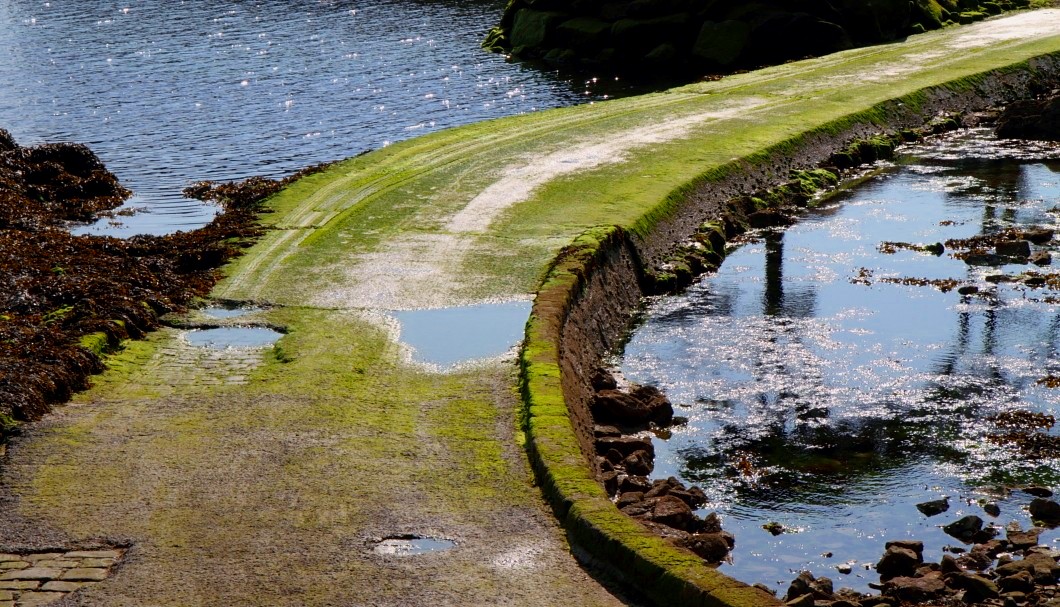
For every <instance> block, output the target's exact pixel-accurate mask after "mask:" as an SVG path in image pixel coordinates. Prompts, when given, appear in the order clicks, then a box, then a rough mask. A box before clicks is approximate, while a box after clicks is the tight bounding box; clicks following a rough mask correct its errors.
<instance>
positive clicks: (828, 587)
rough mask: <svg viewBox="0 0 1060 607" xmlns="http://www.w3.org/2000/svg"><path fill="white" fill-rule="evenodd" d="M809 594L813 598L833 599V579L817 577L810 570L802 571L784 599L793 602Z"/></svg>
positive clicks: (793, 581)
mask: <svg viewBox="0 0 1060 607" xmlns="http://www.w3.org/2000/svg"><path fill="white" fill-rule="evenodd" d="M807 595H809V596H810V598H811V599H813V600H821V601H830V600H832V599H833V598H834V590H833V588H832V580H830V579H828V578H826V577H820V578H815V577H813V574H812V573H810V572H809V571H802V572H800V573H799V575H798V577H796V578H795V579H794V580H792V582H791V586H789V587H788V592H787V594H786V595H785V596H784V600H785V601H787V602H788V604H791V601H793V600H796V599H801V597H804V596H807Z"/></svg>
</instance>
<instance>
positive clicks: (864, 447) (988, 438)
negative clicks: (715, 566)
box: [622, 135, 1060, 590]
mask: <svg viewBox="0 0 1060 607" xmlns="http://www.w3.org/2000/svg"><path fill="white" fill-rule="evenodd" d="M976 137H981V135H976ZM965 145H972V146H975V145H984V146H986V147H989V146H987V145H986V144H980V142H979V140H978V139H975V138H974V137H973V140H972V142H971V143H968V142H967V141H966V142H965ZM947 146H952V142H949V141H947V142H943V143H940V144H938V147H937V148H932V147H928V148H926V149H922V150H912V153H914V154H919V156H911V157H909V158H906V159H904V160H903V161H902V162H900V163H899V166H897V167H895V168H894V169H892V170H890V171H887V172H885V173H884V174H882V175H881V176H879V177H878V178H875V179H873V180H871V181H870V182H868V183H866V184H865V185H863V186H861V187H859V188H858V189H856V190H854V191H853V192H851V193H848V194H846V195H844V196H843V197H842V198H841V199H838V200H837V201H836V203H835V204H834V205H832V206H830V207H829V208H826V209H823V210H822V211H821V212H819V213H815V214H812V215H811V216H809V217H807V218H805V219H804V220H803V221H801V222H800V223H799V224H797V225H795V226H792V227H791V228H789V229H787V230H786V231H784V232H766V233H763V234H761V235H760V238H759V239H758V240H752V241H751V242H749V243H748V244H745V245H743V246H742V247H740V248H738V249H736V250H734V251H732V252H731V253H730V255H729V257H728V258H727V259H726V261H725V263H724V264H723V266H722V268H721V269H720V270H719V271H718V272H717V273H716V274H714V275H711V276H708V277H705V278H704V279H703V280H702V281H701V282H700V283H698V284H697V285H694V286H693V287H692V288H690V289H689V291H688V292H687V293H685V294H682V295H679V296H675V297H671V298H664V299H662V300H659V301H656V302H653V303H652V304H651V306H650V308H649V311H648V312H647V314H646V320H645V322H644V324H643V325H642V326H641V327H639V328H638V329H637V331H636V332H635V334H634V336H633V337H632V339H631V340H630V342H629V344H628V345H627V348H626V353H625V358H624V360H623V362H622V371H623V373H624V374H625V375H626V376H627V377H628V378H629V379H630V380H632V381H636V382H639V383H649V384H654V385H657V386H659V387H660V388H662V389H664V390H665V391H666V392H667V394H668V395H669V396H670V397H671V400H673V401H674V402H675V404H677V407H678V409H679V411H678V413H679V414H680V415H684V416H687V417H689V419H690V421H689V424H688V425H687V426H685V427H683V428H678V429H676V430H675V432H674V433H673V436H672V438H671V439H670V440H668V441H656V451H657V457H656V470H655V472H654V476H656V477H662V478H665V477H666V476H669V475H675V476H678V477H680V478H682V479H683V480H686V481H691V482H694V483H696V484H699V485H700V486H702V487H703V488H704V489H705V490H706V492H707V494H708V496H710V497H711V499H712V503H711V504H709V505H708V507H707V510H717V511H719V512H720V513H721V514H722V515H723V519H724V521H725V527H726V529H728V530H730V531H732V532H734V533H735V534H736V537H737V547H736V550H735V551H734V553H733V561H732V563H728V564H725V565H723V568H725V569H727V570H728V571H729V572H730V573H732V574H733V575H736V576H737V577H739V578H741V579H744V580H745V581H748V582H764V583H767V584H777V583H783V584H786V583H787V582H788V581H790V579H791V577H793V575H792V572H797V571H799V570H801V569H809V570H811V571H813V572H814V573H815V574H816V575H831V576H833V577H834V576H835V575H836V571H835V569H834V565H835V562H846V561H848V560H850V561H854V562H857V563H874V562H875V561H876V560H878V559H879V557H880V555H881V554H882V553H883V543H884V542H885V541H886V540H890V539H902V538H915V539H921V540H924V541H925V542H926V544H927V546H928V549H927V551H926V555H925V556H926V558H933V559H934V560H937V559H938V558H939V557H940V556H941V552H940V550H941V548H942V547H943V546H945V545H947V544H951V543H956V542H957V540H955V539H954V538H950V537H948V536H946V535H945V534H944V533H943V532H942V531H941V529H940V528H939V525H941V524H944V523H948V522H951V521H952V520H954V519H955V518H958V517H959V516H960V515H962V514H979V515H980V516H983V517H984V518H988V519H990V517H988V516H987V515H986V514H984V512H983V510H982V508H981V506H980V505H979V500H988V501H996V502H997V503H998V504H999V505H1000V506H1001V509H1002V515H1001V517H999V518H998V519H996V521H995V522H997V523H998V524H1005V523H1007V522H1010V521H1015V522H1018V523H1020V524H1022V525H1023V526H1024V527H1026V526H1028V525H1029V524H1030V521H1029V519H1028V516H1027V514H1026V512H1025V511H1024V510H1023V506H1025V505H1026V502H1027V501H1028V499H1029V498H1027V496H1026V495H1024V494H1021V493H1019V492H1015V493H1010V492H1009V490H1010V489H1011V488H1014V487H1022V486H1028V485H1045V486H1050V485H1051V486H1055V485H1057V484H1060V459H1057V456H1058V455H1060V449H1056V448H1055V446H1056V445H1057V441H1060V438H1057V433H1056V431H1055V429H1046V428H1033V427H1016V428H1013V426H1012V425H1011V424H1009V423H1008V421H1006V420H1011V419H1012V418H1011V417H1006V416H1011V415H1013V413H1014V412H1021V411H1028V412H1032V413H1036V414H1041V415H1043V416H1050V415H1051V416H1060V390H1058V389H1054V388H1048V387H1046V386H1044V385H1041V384H1040V383H1039V382H1040V380H1041V379H1042V378H1043V377H1047V376H1049V375H1051V374H1053V373H1057V372H1058V370H1060V356H1058V347H1060V309H1058V308H1057V307H1056V305H1055V303H1052V301H1053V300H1050V299H1049V298H1050V297H1056V296H1057V295H1058V294H1060V293H1058V291H1057V289H1056V288H1052V287H1049V286H1048V285H1049V284H1057V285H1060V281H1058V282H1056V283H1048V282H1047V285H1046V286H1044V287H1038V288H1029V287H1028V286H1026V285H1024V284H1021V283H1018V282H1015V283H1005V282H1001V283H995V282H993V281H987V280H986V277H987V276H990V275H993V274H999V273H1004V274H1007V275H1010V276H1019V275H1022V274H1023V273H1024V272H1027V271H1028V270H1033V271H1036V272H1039V273H1041V274H1043V275H1052V274H1053V273H1055V272H1056V270H1051V269H1050V267H1041V268H1039V267H1035V266H1031V265H1027V264H1026V263H1025V262H1023V263H1004V264H1002V265H1000V266H996V267H979V266H973V265H969V264H966V263H965V262H964V261H962V260H961V259H958V258H956V257H954V256H953V254H954V253H955V250H954V249H953V247H947V252H946V254H943V255H941V256H935V255H929V254H924V253H919V252H916V251H910V250H900V251H897V252H890V253H888V252H885V251H884V250H883V248H881V247H880V245H881V243H883V242H895V241H904V242H913V243H933V242H946V241H949V240H951V239H953V240H961V239H965V240H966V239H972V238H974V237H976V236H981V235H995V234H998V233H1002V232H1003V231H1005V230H1011V229H1013V228H1021V229H1024V228H1032V227H1043V226H1044V227H1048V228H1054V227H1056V226H1057V220H1056V216H1055V214H1054V213H1052V212H1051V211H1050V209H1051V207H1052V206H1053V205H1055V204H1056V203H1057V201H1058V200H1060V175H1058V174H1057V168H1058V167H1060V165H1058V164H1056V163H1055V162H1053V161H1044V160H1040V159H1038V160H1033V159H1018V158H1017V159H1015V160H1012V159H1010V160H1004V159H997V158H978V159H976V158H973V159H971V160H957V159H954V158H950V157H949V156H950V155H952V154H956V152H955V151H954V150H951V149H949V148H947ZM1054 242H1055V241H1054ZM1034 249H1036V250H1043V251H1054V250H1055V245H1054V244H1053V243H1048V244H1045V245H1035V246H1034ZM865 276H868V277H870V278H868V279H866V278H865ZM942 279H953V280H955V281H956V284H959V285H974V286H975V287H977V289H978V292H976V293H971V294H967V295H961V294H959V293H958V292H957V291H956V289H948V288H947V289H941V288H935V286H933V284H935V283H931V282H929V281H930V280H936V281H939V280H942ZM1057 301H1060V300H1057ZM1026 436H1032V437H1034V438H1035V439H1036V440H1035V441H1026V442H1023V441H1022V438H1023V437H1026ZM1031 443H1033V444H1034V445H1036V446H1041V445H1045V446H1046V447H1047V448H1046V449H1040V450H1039V451H1037V452H1029V451H1028V450H1027V448H1026V445H1027V444H1031ZM942 496H950V497H951V500H952V504H953V508H951V510H950V511H949V512H947V513H946V514H945V515H941V516H938V517H935V518H932V519H928V518H926V517H925V516H924V515H922V514H921V513H919V512H917V511H916V509H915V505H916V504H917V503H919V502H923V501H928V500H932V499H938V498H940V497H942ZM990 520H992V519H990ZM773 521H777V522H780V523H781V524H782V525H783V526H784V527H785V528H787V529H788V531H789V533H785V534H782V535H780V536H777V537H773V536H771V535H769V534H768V533H766V532H765V531H764V530H763V529H762V528H761V526H762V525H764V524H765V523H767V522H773ZM1056 537H1057V534H1056V533H1055V532H1053V533H1052V535H1050V534H1046V535H1045V536H1043V538H1045V540H1046V541H1053V539H1054V538H1056ZM824 552H832V553H834V554H835V559H837V560H836V561H835V562H833V561H831V560H829V559H828V558H826V557H823V556H822V553H824ZM874 579H875V577H874V575H872V574H871V572H870V571H866V570H864V569H857V568H855V570H854V572H853V573H852V574H850V576H849V577H843V578H842V579H839V580H837V586H840V585H843V586H850V587H854V588H856V589H859V590H865V589H867V583H868V582H869V581H873V580H874Z"/></svg>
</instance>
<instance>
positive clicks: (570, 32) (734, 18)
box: [484, 0, 1035, 75]
mask: <svg viewBox="0 0 1060 607" xmlns="http://www.w3.org/2000/svg"><path fill="white" fill-rule="evenodd" d="M1034 1H1035V0H912V1H910V0H758V1H752V2H747V1H745V0H573V1H571V0H511V2H510V3H509V4H508V7H507V9H506V10H505V12H504V16H503V18H502V19H501V23H500V24H499V25H498V26H497V27H496V28H494V29H493V30H492V31H491V32H490V34H489V36H488V37H487V39H486V41H485V42H484V46H485V47H486V48H489V49H492V50H497V51H501V52H510V53H512V54H513V55H514V56H516V57H518V58H521V59H541V60H544V61H546V62H549V63H554V64H579V65H584V66H606V67H609V68H614V69H616V70H620V71H635V72H651V73H660V72H661V73H666V74H671V75H679V74H697V73H702V74H706V73H716V72H725V71H731V70H734V69H739V68H748V67H757V66H761V65H767V64H775V63H780V62H783V61H786V60H789V59H799V58H803V57H806V56H819V55H824V54H828V53H832V52H835V51H839V50H844V49H848V48H852V47H856V46H865V45H869V44H877V43H881V42H887V41H892V40H898V39H901V38H903V37H905V36H907V35H909V34H914V33H919V32H923V31H926V30H932V29H938V28H941V27H944V26H946V25H949V24H953V23H970V22H972V21H976V20H979V19H982V18H985V17H987V16H989V15H994V14H998V13H1001V12H1003V11H1006V10H1012V9H1016V8H1022V7H1026V6H1028V5H1029V4H1030V3H1032V2H1034Z"/></svg>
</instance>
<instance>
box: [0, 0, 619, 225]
mask: <svg viewBox="0 0 1060 607" xmlns="http://www.w3.org/2000/svg"><path fill="white" fill-rule="evenodd" d="M503 7H504V2H503V0H467V1H463V2H443V3H438V2H426V3H425V2H394V1H392V0H363V1H359V2H358V3H357V8H356V9H349V6H348V3H344V2H332V1H327V2H310V3H305V2H301V3H283V2H281V3H276V2H267V1H265V0H252V1H249V2H240V3H238V4H232V3H230V2H223V1H221V0H204V1H202V2H197V3H196V4H195V8H194V10H192V9H189V8H188V6H187V5H186V4H183V3H179V2H176V3H175V2H163V1H160V0H144V1H141V2H137V3H135V5H134V6H129V7H126V8H125V9H119V8H115V5H107V4H105V3H104V4H101V3H95V2H74V3H70V2H65V3H64V2H45V3H41V2H37V1H36V0H10V1H6V2H3V3H2V4H0V40H2V41H3V42H4V48H5V49H7V51H8V52H4V53H0V82H3V83H4V86H3V87H0V127H2V128H6V129H8V130H10V131H11V132H12V134H13V135H14V136H15V138H16V139H17V140H18V141H19V143H21V144H23V145H30V144H33V143H41V142H51V141H67V142H77V143H86V144H88V145H89V146H90V147H91V148H92V149H93V150H94V151H95V152H96V153H97V154H98V155H99V156H100V158H101V159H102V160H103V161H104V162H105V163H106V165H107V167H108V168H109V169H110V170H111V171H112V172H114V173H115V174H116V175H117V176H118V177H119V179H121V181H122V183H123V184H124V185H126V186H127V187H129V188H130V189H132V190H133V192H135V193H136V200H135V204H136V205H137V206H143V207H146V211H144V212H142V213H139V214H137V215H135V216H132V217H119V218H117V222H118V223H119V224H120V225H112V224H111V221H110V220H104V221H103V222H100V223H98V224H94V225H93V226H86V227H81V228H79V229H78V233H90V234H99V233H106V234H111V235H118V236H127V235H130V234H132V233H136V232H142V233H150V234H161V233H168V232H172V231H175V230H178V229H184V230H187V229H191V228H194V227H198V226H199V225H202V224H203V223H205V222H208V221H209V220H210V219H211V217H212V215H213V212H214V208H213V207H211V206H207V205H203V204H201V203H199V202H197V201H194V200H189V199H186V198H184V197H183V196H182V195H181V190H182V189H183V188H184V187H186V186H187V185H189V184H191V183H193V182H195V181H200V180H215V181H223V180H233V179H243V178H246V177H249V176H251V175H264V176H267V177H273V178H276V177H281V176H283V175H286V174H289V173H293V172H294V171H296V170H298V169H300V168H302V167H305V166H308V165H312V164H316V163H319V162H325V161H331V160H337V159H341V158H347V157H350V156H353V155H355V154H358V153H360V152H362V151H364V150H366V149H374V148H379V147H382V146H383V145H385V144H386V143H389V142H392V141H399V140H401V139H405V138H408V137H412V136H414V135H417V134H420V133H424V132H427V131H431V130H437V129H442V128H446V127H451V126H455V125H459V124H466V123H469V122H473V121H478V120H483V119H487V118H496V117H500V116H506V115H512V114H519V113H524V112H530V111H533V110H535V109H543V108H549V107H556V106H563V105H572V104H574V103H581V102H586V101H592V100H594V99H600V98H604V97H606V96H607V94H608V93H610V94H611V95H614V94H615V93H616V91H614V90H605V88H604V85H605V84H607V83H609V82H611V79H601V80H600V81H599V83H597V82H596V81H595V79H593V80H591V81H589V82H585V79H584V78H582V79H573V78H571V77H562V76H559V75H557V74H555V73H551V72H544V71H536V70H529V69H526V68H524V67H523V66H521V65H519V64H516V63H509V62H508V61H507V60H506V59H505V57H504V56H502V55H499V54H494V53H487V52H485V51H483V50H482V48H481V46H480V44H481V41H482V37H483V36H484V35H485V29H484V28H486V27H488V24H491V23H495V22H496V21H497V20H498V19H499V17H500V15H501V12H502V10H503ZM619 85H620V86H622V87H625V83H624V82H623V83H619ZM619 92H620V91H619ZM410 125H411V127H410Z"/></svg>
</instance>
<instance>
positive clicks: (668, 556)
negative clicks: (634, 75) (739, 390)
mask: <svg viewBox="0 0 1060 607" xmlns="http://www.w3.org/2000/svg"><path fill="white" fill-rule="evenodd" d="M1058 81H1060V57H1058V56H1057V55H1055V54H1054V55H1046V56H1043V57H1039V58H1038V59H1036V60H1032V61H1029V62H1024V63H1020V64H1017V65H1013V66H1009V67H1007V68H1003V69H998V70H993V71H990V72H987V73H984V74H979V75H976V76H973V77H970V78H964V79H961V80H959V81H954V82H948V83H943V84H940V85H938V86H934V87H929V88H927V89H924V90H921V91H919V92H917V93H915V94H913V95H910V96H907V97H903V98H902V99H895V100H892V101H890V102H885V103H883V104H880V105H878V106H875V107H873V108H867V109H866V110H865V111H864V112H861V113H858V114H853V115H849V116H847V117H845V118H843V119H840V120H838V121H834V122H831V123H828V124H823V125H807V126H808V130H807V132H806V133H804V134H803V135H800V136H798V137H796V138H795V139H793V140H791V141H788V142H785V143H784V144H781V145H779V146H776V147H775V148H771V149H769V150H763V152H762V153H761V154H757V155H756V157H755V158H754V159H753V162H748V160H749V159H747V158H745V159H743V160H741V161H737V164H738V165H739V168H736V167H735V166H734V167H728V168H727V170H724V171H718V172H716V173H715V175H714V177H715V178H716V179H704V180H703V182H701V183H696V184H694V186H692V185H688V186H686V187H682V188H679V189H680V190H681V191H682V195H681V196H678V197H677V198H680V199H681V200H670V201H663V202H660V205H659V208H656V209H653V210H651V211H649V212H648V213H647V214H646V215H645V216H644V219H643V220H642V221H641V222H639V223H638V225H636V226H634V228H633V231H630V230H626V229H624V228H622V227H618V226H610V227H599V228H595V229H591V230H589V231H587V232H585V233H583V234H582V235H581V236H579V237H578V238H576V239H575V240H574V242H573V243H572V244H570V245H569V246H567V247H566V248H564V249H563V250H562V251H561V252H560V253H559V254H558V255H557V257H556V258H555V259H554V260H553V262H552V264H551V266H550V268H549V269H548V271H547V273H546V276H545V279H544V281H543V283H542V286H541V287H540V289H539V290H538V293H537V297H536V299H535V302H534V307H533V311H532V313H531V317H530V320H529V321H528V323H527V327H526V339H525V341H524V344H523V349H522V351H521V353H520V386H521V390H522V396H523V405H524V409H523V418H522V422H523V427H524V430H525V433H526V437H527V443H526V448H527V452H528V455H529V458H530V462H531V465H532V467H533V469H534V471H535V474H536V476H537V479H538V482H539V484H540V485H541V487H542V490H543V492H544V493H545V495H546V497H547V498H548V500H549V501H550V503H551V504H552V507H553V510H554V511H555V513H556V515H557V517H558V518H559V520H560V521H561V523H562V524H563V526H564V528H565V529H566V531H567V534H568V537H569V539H570V543H571V545H572V549H573V550H574V551H575V552H576V553H577V554H579V556H580V557H581V558H582V559H583V560H586V561H589V562H591V563H592V564H593V565H595V566H597V567H599V568H601V569H602V570H604V571H605V572H608V573H609V574H610V575H611V576H612V577H614V578H616V579H618V580H620V581H625V582H627V583H630V582H635V585H636V589H637V591H638V592H640V593H642V594H644V595H646V596H647V597H648V598H650V599H651V600H652V601H654V602H655V603H657V604H660V605H662V604H673V602H674V601H678V602H679V603H678V604H687V605H709V606H714V607H722V606H731V607H749V606H767V605H779V604H780V602H779V601H778V599H777V598H776V597H774V596H772V595H771V594H769V593H767V592H765V591H764V590H761V589H758V588H755V587H751V586H748V585H747V584H744V583H742V582H739V581H736V580H733V579H732V578H729V577H728V576H725V575H724V574H722V573H720V572H718V571H717V570H716V569H714V568H712V567H710V566H708V565H707V564H706V563H705V562H704V561H703V560H702V559H701V558H700V557H698V556H697V555H695V554H693V553H691V552H690V551H686V550H684V549H680V548H678V547H676V546H674V545H672V544H670V543H668V542H667V541H665V540H663V539H662V538H660V537H658V536H656V535H654V534H652V533H651V532H649V531H648V530H647V529H646V528H645V527H643V526H641V525H640V524H639V523H638V522H636V521H634V520H632V519H630V518H628V517H627V516H625V515H624V514H622V513H621V512H619V510H618V508H617V507H616V506H615V505H614V504H613V503H612V502H611V501H610V499H609V498H608V496H607V494H606V493H605V491H604V489H603V487H602V486H601V485H600V484H599V483H598V482H597V480H596V478H595V474H594V469H593V468H594V464H593V463H592V461H591V460H590V455H589V454H592V453H593V450H592V448H591V437H592V420H591V418H590V416H589V412H588V404H587V399H586V398H585V394H586V391H587V389H586V386H587V385H588V383H589V382H588V377H587V375H588V374H589V373H591V370H592V369H593V368H595V367H596V366H597V365H599V364H600V359H601V358H602V357H603V356H604V355H605V354H607V353H608V352H609V351H610V350H612V349H613V348H614V347H616V346H617V345H618V343H619V341H620V340H621V336H622V334H623V332H625V331H626V330H628V325H629V319H630V313H631V311H632V310H633V309H634V308H635V306H636V305H637V302H638V301H639V299H640V297H641V296H642V295H644V294H645V293H644V290H643V284H644V282H645V281H644V279H643V278H644V273H645V272H646V270H648V269H649V268H650V267H651V266H653V265H654V264H655V263H656V262H657V261H658V260H659V259H660V257H661V254H662V252H663V250H664V249H665V248H667V247H672V246H673V245H674V244H675V238H676V239H678V240H679V239H680V238H682V237H684V236H687V233H688V232H689V231H690V230H693V229H694V227H689V225H688V224H695V225H698V223H699V222H702V221H704V218H705V217H708V216H709V215H713V214H716V213H717V212H718V210H719V209H721V208H722V206H723V205H724V200H725V199H727V198H728V197H731V196H732V195H734V193H738V192H735V190H736V189H738V188H739V187H740V185H741V184H746V183H748V182H752V181H753V182H755V183H759V184H760V183H762V181H761V180H762V179H765V180H767V181H769V180H776V179H778V178H779V172H782V171H779V172H778V167H779V168H783V167H789V168H795V167H796V166H801V167H803V168H809V167H812V166H814V165H816V164H818V163H820V162H822V161H824V160H825V159H827V158H828V157H829V155H830V154H831V152H833V151H835V150H837V149H840V148H841V147H842V146H843V145H846V144H848V143H849V142H850V140H851V139H854V138H856V137H861V136H866V135H868V134H879V133H885V132H887V131H889V130H893V129H895V128H898V127H903V128H908V127H910V126H912V125H914V124H919V125H923V124H925V123H927V122H929V121H930V120H931V119H932V118H933V117H935V116H937V115H938V113H939V112H943V111H974V110H980V109H984V108H986V107H989V106H992V105H997V104H1002V103H1007V102H1010V101H1012V100H1015V99H1018V98H1020V97H1025V96H1028V95H1032V94H1034V92H1035V91H1040V90H1042V89H1043V87H1049V86H1055V85H1056V83H1057V82H1058ZM789 165H790V166H789ZM728 169H735V170H728ZM663 207H666V208H663ZM678 224H685V225H678ZM663 241H665V242H663ZM646 266H647V267H646ZM737 541H739V538H737Z"/></svg>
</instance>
